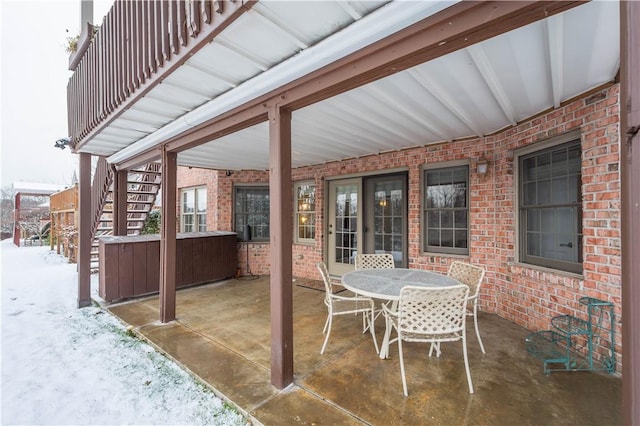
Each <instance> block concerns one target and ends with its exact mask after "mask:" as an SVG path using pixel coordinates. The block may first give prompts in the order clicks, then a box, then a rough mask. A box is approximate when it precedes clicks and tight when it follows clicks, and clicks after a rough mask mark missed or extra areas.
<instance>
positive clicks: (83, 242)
mask: <svg viewBox="0 0 640 426" xmlns="http://www.w3.org/2000/svg"><path fill="white" fill-rule="evenodd" d="M78 212H79V213H78V216H79V217H78V252H77V253H78V257H77V259H78V308H83V307H85V306H89V305H90V304H91V154H87V153H80V179H79V193H78Z"/></svg>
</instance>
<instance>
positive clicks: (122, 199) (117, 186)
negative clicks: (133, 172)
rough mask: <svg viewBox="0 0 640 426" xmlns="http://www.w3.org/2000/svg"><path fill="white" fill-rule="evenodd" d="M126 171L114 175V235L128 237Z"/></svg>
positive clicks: (119, 171)
mask: <svg viewBox="0 0 640 426" xmlns="http://www.w3.org/2000/svg"><path fill="white" fill-rule="evenodd" d="M128 175H129V173H128V172H127V171H126V170H118V171H116V172H115V173H114V175H113V213H112V214H113V235H127V195H128V194H127V188H128V183H127V180H128Z"/></svg>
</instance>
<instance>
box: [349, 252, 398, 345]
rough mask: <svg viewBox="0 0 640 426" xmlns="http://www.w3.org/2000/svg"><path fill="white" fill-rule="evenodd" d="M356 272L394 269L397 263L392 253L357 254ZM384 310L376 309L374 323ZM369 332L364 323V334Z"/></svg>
mask: <svg viewBox="0 0 640 426" xmlns="http://www.w3.org/2000/svg"><path fill="white" fill-rule="evenodd" d="M355 267H356V271H358V270H360V269H393V268H395V267H396V263H395V261H394V260H393V255H392V254H391V253H365V254H357V255H356V259H355ZM381 313H382V309H376V310H375V315H374V317H373V319H374V321H375V320H376V319H377V318H378V317H379V316H380V314H381ZM365 331H367V326H366V324H365V323H364V321H363V323H362V332H363V333H364V332H365Z"/></svg>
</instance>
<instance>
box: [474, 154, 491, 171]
mask: <svg viewBox="0 0 640 426" xmlns="http://www.w3.org/2000/svg"><path fill="white" fill-rule="evenodd" d="M488 170H489V160H487V157H485V155H484V154H482V157H480V159H479V160H478V162H477V163H476V171H477V172H478V174H479V175H482V176H484V175H486V174H487V171H488Z"/></svg>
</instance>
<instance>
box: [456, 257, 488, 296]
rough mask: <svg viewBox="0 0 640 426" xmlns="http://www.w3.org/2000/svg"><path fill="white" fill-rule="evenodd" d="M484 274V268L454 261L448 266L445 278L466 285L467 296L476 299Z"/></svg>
mask: <svg viewBox="0 0 640 426" xmlns="http://www.w3.org/2000/svg"><path fill="white" fill-rule="evenodd" d="M484 272H485V271H484V268H481V267H479V266H475V265H472V264H470V263H465V262H459V261H457V260H456V261H455V262H453V263H452V264H451V266H449V272H447V276H449V277H451V278H455V279H456V280H458V281H460V282H461V283H462V284H466V285H468V286H469V294H470V295H471V297H476V296H477V295H478V293H479V292H480V286H481V285H482V280H483V278H484Z"/></svg>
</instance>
